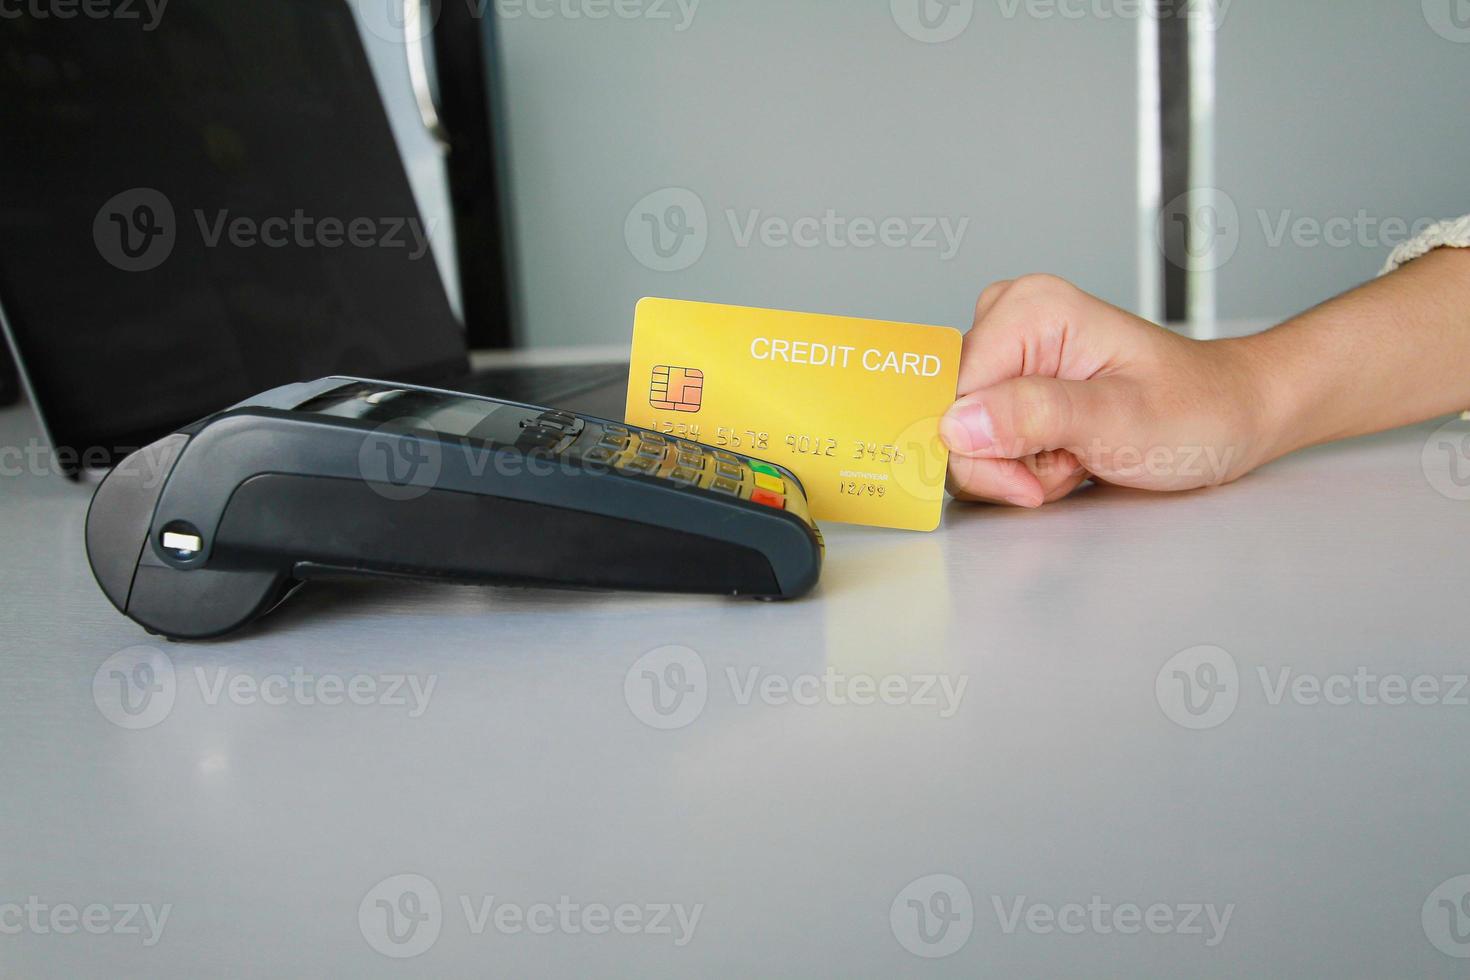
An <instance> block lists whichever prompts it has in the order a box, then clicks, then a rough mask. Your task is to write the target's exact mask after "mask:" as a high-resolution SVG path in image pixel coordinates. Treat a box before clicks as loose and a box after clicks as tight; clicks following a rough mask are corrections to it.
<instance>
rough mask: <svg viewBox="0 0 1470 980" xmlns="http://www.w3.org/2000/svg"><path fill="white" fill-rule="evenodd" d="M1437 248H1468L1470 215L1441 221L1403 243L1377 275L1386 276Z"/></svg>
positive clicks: (1469, 243)
mask: <svg viewBox="0 0 1470 980" xmlns="http://www.w3.org/2000/svg"><path fill="white" fill-rule="evenodd" d="M1437 248H1470V214H1467V215H1466V216H1465V217H1463V218H1456V219H1455V220H1454V221H1441V222H1439V223H1438V224H1435V225H1431V226H1429V227H1428V228H1426V229H1425V230H1424V234H1422V235H1420V236H1419V237H1418V238H1414V239H1410V240H1409V241H1407V242H1404V243H1403V244H1402V245H1400V246H1399V247H1398V248H1396V249H1394V250H1393V254H1392V255H1390V256H1389V257H1388V264H1387V265H1385V266H1384V267H1383V271H1382V272H1380V273H1379V275H1381V276H1386V275H1388V274H1389V273H1390V272H1392V271H1393V270H1395V269H1397V268H1398V267H1399V266H1401V265H1407V264H1408V263H1410V262H1412V261H1414V260H1415V259H1417V258H1419V257H1420V256H1421V255H1428V254H1429V253H1430V252H1432V251H1434V250H1435V249H1437Z"/></svg>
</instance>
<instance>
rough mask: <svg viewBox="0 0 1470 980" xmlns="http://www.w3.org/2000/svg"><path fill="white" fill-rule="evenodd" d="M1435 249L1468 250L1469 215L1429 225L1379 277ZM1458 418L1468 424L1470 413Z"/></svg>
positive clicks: (1398, 250) (1397, 252)
mask: <svg viewBox="0 0 1470 980" xmlns="http://www.w3.org/2000/svg"><path fill="white" fill-rule="evenodd" d="M1437 248H1470V214H1467V215H1466V216H1465V217H1463V218H1456V219H1455V220H1454V221H1441V222H1439V224H1436V225H1431V226H1430V227H1428V228H1426V229H1425V230H1424V234H1422V235H1420V236H1419V237H1418V238H1414V239H1411V240H1410V241H1407V242H1404V243H1403V244H1402V245H1400V246H1399V247H1398V248H1396V249H1394V250H1393V254H1392V255H1390V256H1389V257H1388V264H1387V265H1385V266H1384V267H1383V271H1382V272H1380V273H1379V275H1380V276H1386V275H1388V274H1389V273H1390V272H1392V271H1393V270H1395V269H1397V268H1398V267H1399V266H1401V265H1407V264H1408V263H1410V262H1412V261H1414V260H1415V259H1417V258H1419V257H1420V256H1421V255H1428V254H1429V253H1430V252H1432V251H1434V250H1435V249H1437ZM1460 418H1462V419H1464V420H1465V421H1467V422H1470V412H1466V413H1464V414H1463V415H1461V416H1460Z"/></svg>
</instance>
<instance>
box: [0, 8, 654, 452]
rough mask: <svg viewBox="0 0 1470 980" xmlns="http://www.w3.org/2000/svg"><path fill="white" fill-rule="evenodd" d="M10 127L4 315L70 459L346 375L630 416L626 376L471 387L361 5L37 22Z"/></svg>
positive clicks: (483, 378)
mask: <svg viewBox="0 0 1470 980" xmlns="http://www.w3.org/2000/svg"><path fill="white" fill-rule="evenodd" d="M109 9H111V8H109ZM135 9H139V10H140V11H141V10H145V9H146V8H145V7H144V6H143V5H139V6H138V8H135ZM0 127H3V132H4V133H5V143H6V146H5V152H4V153H3V154H0V313H3V325H4V329H5V332H6V334H7V336H8V338H9V341H10V344H11V346H12V348H13V349H14V351H15V355H16V359H17V361H18V362H19V366H20V369H21V375H22V380H23V381H24V383H25V385H26V387H27V389H28V390H29V392H30V395H31V399H32V401H33V403H34V405H35V407H36V409H37V410H38V411H39V413H40V415H41V419H42V422H43V425H44V426H45V429H46V432H47V435H48V438H49V439H50V440H51V442H52V444H53V445H54V446H57V447H68V448H70V449H72V450H75V451H76V452H77V453H78V454H80V453H81V452H83V451H90V454H91V455H92V456H93V457H94V458H96V457H98V454H99V453H102V454H105V456H106V457H107V458H110V459H116V458H117V454H118V453H120V452H124V451H126V450H129V449H130V448H133V447H137V446H142V445H147V444H148V443H149V442H151V441H152V440H154V439H156V438H158V437H159V436H161V435H163V434H165V433H168V432H171V431H173V430H175V429H177V428H178V427H179V426H180V425H183V424H186V423H188V422H190V421H192V420H194V419H197V418H200V417H203V416H205V415H207V414H209V413H211V412H214V411H217V410H219V409H221V408H223V407H226V406H228V405H231V404H233V403H234V402H236V401H239V400H241V399H243V398H246V397H248V396H250V395H252V394H254V393H256V392H259V391H262V390H265V389H268V388H271V387H274V386H277V385H280V384H284V383H288V382H292V381H299V380H303V379H310V378H317V377H324V376H327V375H334V374H338V375H341V374H348V375H356V376H363V377H374V378H382V379H389V380H401V381H406V382H415V383H422V384H432V385H434V386H438V387H446V388H452V389H457V390H464V391H470V392H474V393H477V394H487V395H493V396H496V397H500V398H507V399H511V400H515V401H524V402H529V403H532V404H543V405H552V406H554V407H561V408H569V409H573V410H577V411H582V412H587V413H590V414H597V415H604V416H606V415H614V414H618V413H621V410H622V402H623V385H624V384H625V381H626V365H625V364H621V365H620V364H595V365H581V366H576V367H555V368H543V369H537V370H508V371H491V372H481V373H471V372H470V359H469V353H468V351H467V349H466V348H467V345H466V342H465V332H464V328H463V326H462V324H460V323H459V321H458V320H457V319H456V317H455V316H454V313H453V311H452V309H451V307H450V305H449V302H448V299H447V296H446V293H445V290H444V286H443V281H442V280H441V278H440V275H439V270H438V268H437V266H436V265H435V259H434V255H433V254H432V252H431V251H430V250H429V248H428V246H427V232H428V229H426V227H425V226H424V224H423V219H422V218H421V217H420V215H419V212H418V209H417V207H416V206H415V203H414V199H413V195H412V192H411V190H410V187H409V183H408V179H407V176H406V174H405V172H404V168H403V164H402V161H401V158H400V156H399V153H398V150H397V146H396V144H395V142H394V138H393V134H392V131H391V130H390V128H389V125H388V119H387V116H386V113H385V111H384V108H383V103H382V99H381V96H380V94H379V91H378V88H377V86H376V84H375V81H374V78H373V75H372V72H371V70H370V67H369V63H368V60H367V58H366V55H365V52H364V50H363V46H362V42H361V38H360V35H359V34H358V29H357V26H356V23H355V21H354V18H353V15H352V10H351V8H350V6H349V3H348V0H249V2H241V0H172V2H171V3H169V4H168V5H167V6H166V8H163V13H162V15H161V16H160V17H158V18H157V19H156V20H151V21H150V17H149V16H147V15H144V16H141V18H140V19H136V20H129V19H123V18H119V17H112V18H109V19H103V20H97V19H91V18H88V17H83V16H78V17H74V18H69V19H62V18H56V17H47V18H35V17H31V16H29V15H27V14H22V15H21V17H19V18H18V19H13V20H10V21H7V26H6V28H5V30H4V32H0Z"/></svg>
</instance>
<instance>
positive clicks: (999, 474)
mask: <svg viewBox="0 0 1470 980" xmlns="http://www.w3.org/2000/svg"><path fill="white" fill-rule="evenodd" d="M949 492H950V494H952V495H953V496H954V497H955V498H956V499H958V500H967V501H971V502H978V503H991V504H1010V505H1011V506H1013V507H1040V506H1041V504H1042V501H1044V500H1045V499H1046V490H1045V488H1043V487H1042V485H1041V481H1039V480H1038V479H1037V478H1036V474H1035V473H1033V472H1031V470H1029V469H1027V468H1026V465H1025V464H1024V463H1022V462H1020V461H1018V460H1014V459H975V458H973V457H968V456H951V457H950V459H949Z"/></svg>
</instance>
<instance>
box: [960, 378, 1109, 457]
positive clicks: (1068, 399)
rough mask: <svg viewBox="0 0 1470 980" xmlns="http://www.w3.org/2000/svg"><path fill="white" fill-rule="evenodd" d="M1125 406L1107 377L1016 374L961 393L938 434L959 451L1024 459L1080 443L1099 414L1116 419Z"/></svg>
mask: <svg viewBox="0 0 1470 980" xmlns="http://www.w3.org/2000/svg"><path fill="white" fill-rule="evenodd" d="M1120 412H1124V413H1126V400H1125V398H1124V396H1123V394H1122V392H1120V391H1119V390H1118V389H1117V388H1116V386H1115V385H1113V384H1112V383H1111V382H1110V381H1108V380H1107V379H1100V380H1095V381H1058V380H1056V379H1054V378H1041V377H1027V378H1013V379H1011V380H1010V381H1003V382H1001V383H1000V384H997V385H992V386H990V387H988V388H986V389H985V390H984V391H980V392H977V393H975V394H973V395H968V396H966V397H964V398H961V399H960V400H959V401H958V402H956V403H955V404H954V406H953V407H951V408H950V410H949V411H948V412H947V413H946V414H945V416H944V418H943V419H941V420H940V422H939V435H940V438H942V439H943V440H944V443H945V445H946V446H948V447H949V450H950V452H951V453H953V454H956V455H959V456H975V457H980V458H982V459H1024V458H1026V457H1027V456H1034V455H1036V454H1037V453H1043V452H1046V451H1048V450H1052V449H1076V448H1077V447H1079V446H1081V445H1083V444H1085V443H1086V442H1087V441H1088V432H1089V431H1095V428H1096V426H1097V424H1098V420H1099V419H1103V418H1109V419H1110V420H1112V421H1116V420H1117V416H1118V415H1119V413H1120Z"/></svg>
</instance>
